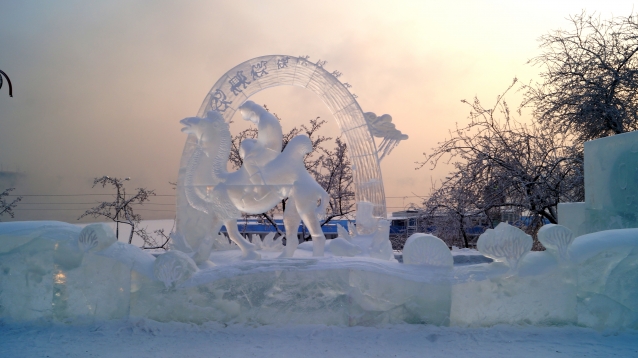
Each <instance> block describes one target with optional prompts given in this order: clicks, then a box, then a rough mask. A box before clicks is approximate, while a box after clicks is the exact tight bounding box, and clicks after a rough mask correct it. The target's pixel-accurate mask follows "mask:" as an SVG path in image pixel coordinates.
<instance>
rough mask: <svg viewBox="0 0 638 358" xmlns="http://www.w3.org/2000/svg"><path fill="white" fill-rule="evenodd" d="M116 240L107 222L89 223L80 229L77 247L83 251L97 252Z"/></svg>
mask: <svg viewBox="0 0 638 358" xmlns="http://www.w3.org/2000/svg"><path fill="white" fill-rule="evenodd" d="M116 241H117V238H116V237H115V233H114V232H113V229H111V228H110V227H109V226H108V225H107V224H103V223H100V224H91V225H88V226H86V227H85V228H84V229H82V231H80V236H78V248H79V249H80V250H82V251H84V252H98V251H102V250H104V249H106V248H107V247H109V246H111V245H113V244H114V243H115V242H116Z"/></svg>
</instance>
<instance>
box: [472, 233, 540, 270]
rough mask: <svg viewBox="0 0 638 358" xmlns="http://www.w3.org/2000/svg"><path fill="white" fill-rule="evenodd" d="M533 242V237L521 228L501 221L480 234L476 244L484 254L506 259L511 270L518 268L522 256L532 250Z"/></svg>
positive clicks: (502, 259)
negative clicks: (493, 227)
mask: <svg viewBox="0 0 638 358" xmlns="http://www.w3.org/2000/svg"><path fill="white" fill-rule="evenodd" d="M533 243H534V241H533V240H532V237H531V236H529V235H527V234H526V233H524V232H523V231H522V230H521V229H519V228H517V227H514V226H512V225H509V224H507V223H500V224H498V226H496V228H495V229H487V230H486V231H485V232H484V233H483V234H482V235H481V236H479V239H478V242H477V245H476V246H477V248H478V250H479V251H480V252H481V253H482V254H483V255H485V256H487V257H491V258H492V259H494V260H496V261H505V262H507V264H508V265H509V267H510V269H511V270H516V269H517V268H518V263H519V262H520V260H521V258H523V256H525V255H526V254H527V253H528V252H530V250H532V244H533Z"/></svg>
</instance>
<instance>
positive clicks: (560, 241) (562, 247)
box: [538, 224, 574, 261]
mask: <svg viewBox="0 0 638 358" xmlns="http://www.w3.org/2000/svg"><path fill="white" fill-rule="evenodd" d="M538 241H540V242H541V244H543V246H545V248H546V249H547V250H548V251H550V252H553V253H555V254H556V256H557V258H559V259H561V260H563V261H567V260H569V252H568V250H569V246H570V245H571V244H572V242H573V241H574V233H573V232H572V231H571V230H569V229H568V228H566V227H564V226H561V225H555V224H547V225H544V226H543V227H541V228H540V230H538Z"/></svg>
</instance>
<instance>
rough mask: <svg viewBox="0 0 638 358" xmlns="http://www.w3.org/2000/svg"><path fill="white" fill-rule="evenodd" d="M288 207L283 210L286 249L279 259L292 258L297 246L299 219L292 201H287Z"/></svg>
mask: <svg viewBox="0 0 638 358" xmlns="http://www.w3.org/2000/svg"><path fill="white" fill-rule="evenodd" d="M287 204H288V205H286V210H284V227H285V229H286V248H285V249H284V252H283V253H282V254H281V256H279V257H292V256H293V254H294V253H295V250H296V249H297V246H298V245H299V238H298V237H297V231H298V230H299V223H300V222H301V217H300V216H299V212H298V211H297V206H296V205H295V201H294V199H291V198H289V199H288V203H287Z"/></svg>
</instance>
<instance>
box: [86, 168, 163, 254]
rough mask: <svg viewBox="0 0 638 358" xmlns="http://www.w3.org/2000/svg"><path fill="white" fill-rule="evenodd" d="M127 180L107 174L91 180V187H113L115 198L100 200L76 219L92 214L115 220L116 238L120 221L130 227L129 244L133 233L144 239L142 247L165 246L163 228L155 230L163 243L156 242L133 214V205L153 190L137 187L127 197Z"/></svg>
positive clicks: (148, 197)
mask: <svg viewBox="0 0 638 358" xmlns="http://www.w3.org/2000/svg"><path fill="white" fill-rule="evenodd" d="M128 180H130V178H124V179H120V178H112V177H108V176H103V177H101V178H95V180H94V181H93V187H95V186H96V185H101V186H102V187H103V188H104V187H106V186H107V185H110V186H113V187H114V188H115V190H116V194H115V200H114V201H111V202H106V201H105V202H102V203H100V204H99V205H98V206H95V207H93V208H91V209H89V210H87V211H85V212H84V214H82V215H80V217H79V218H78V220H80V219H82V218H83V217H85V216H92V217H94V218H98V217H105V218H108V219H110V220H112V221H114V222H115V237H116V238H117V239H118V240H119V237H120V223H122V224H126V225H129V226H130V228H131V231H130V234H129V237H128V243H129V244H130V243H132V242H133V235H135V234H137V235H138V236H140V237H141V238H142V240H144V246H143V247H142V248H144V249H156V248H166V244H167V243H168V239H169V238H168V236H167V235H165V233H164V230H163V229H160V230H156V231H155V233H156V234H158V235H159V236H160V237H161V238H162V239H163V241H164V242H163V244H158V243H157V241H156V239H155V238H153V237H152V236H151V235H150V234H149V233H148V232H147V231H146V228H142V227H140V222H141V221H142V217H141V216H140V215H139V214H135V212H134V211H133V205H136V204H144V203H145V202H147V201H149V200H150V197H152V196H155V191H154V190H148V189H145V188H137V189H136V192H135V194H134V195H130V196H128V197H127V195H126V188H125V187H124V182H125V181H128Z"/></svg>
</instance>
